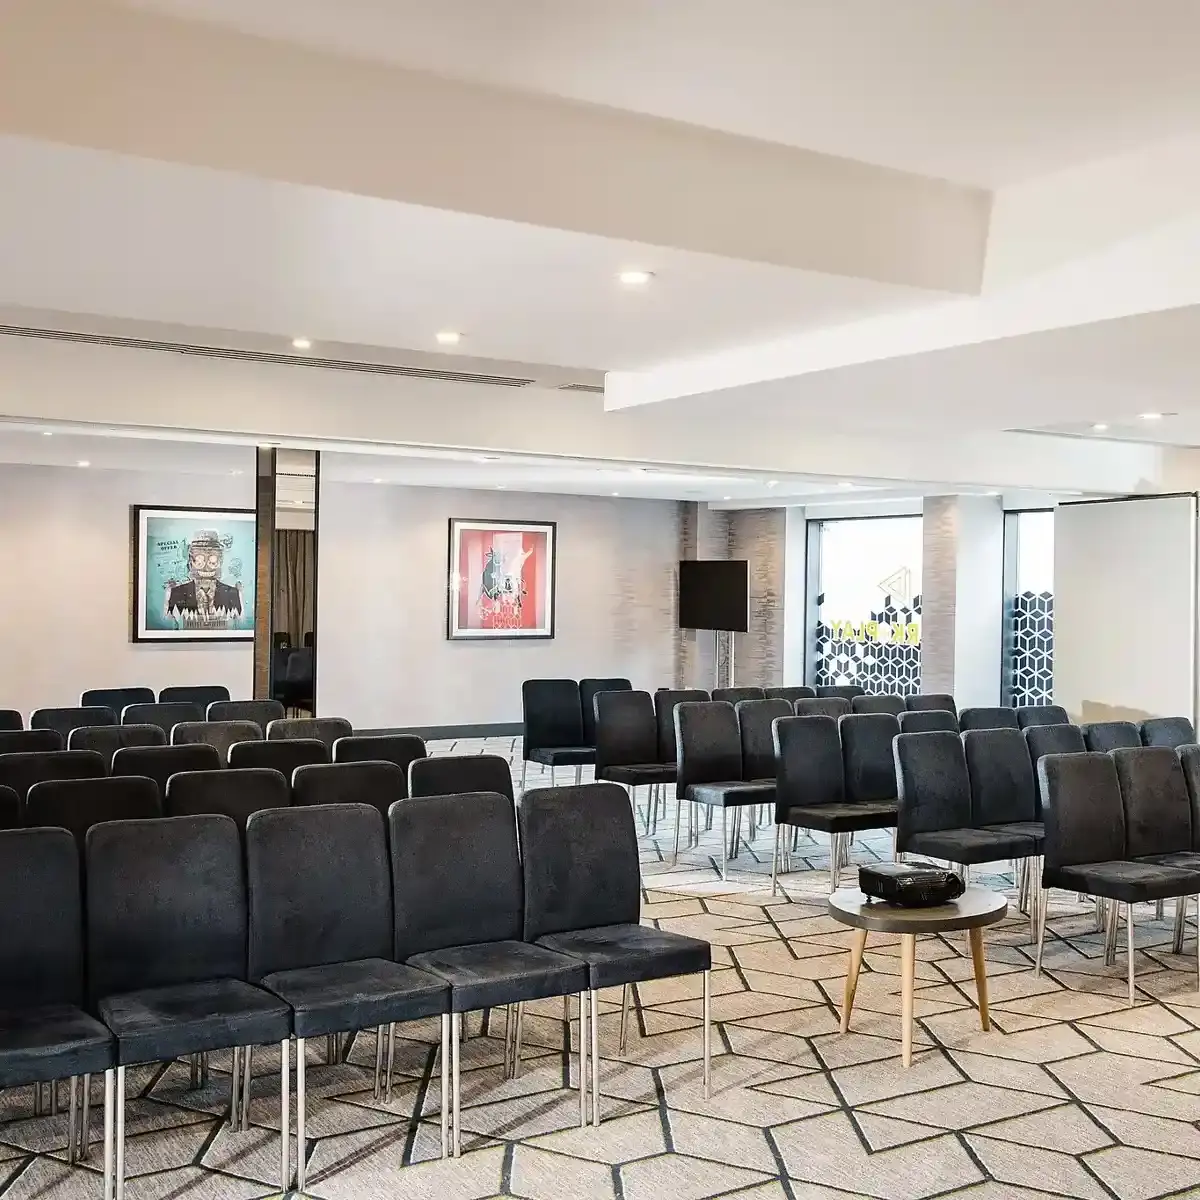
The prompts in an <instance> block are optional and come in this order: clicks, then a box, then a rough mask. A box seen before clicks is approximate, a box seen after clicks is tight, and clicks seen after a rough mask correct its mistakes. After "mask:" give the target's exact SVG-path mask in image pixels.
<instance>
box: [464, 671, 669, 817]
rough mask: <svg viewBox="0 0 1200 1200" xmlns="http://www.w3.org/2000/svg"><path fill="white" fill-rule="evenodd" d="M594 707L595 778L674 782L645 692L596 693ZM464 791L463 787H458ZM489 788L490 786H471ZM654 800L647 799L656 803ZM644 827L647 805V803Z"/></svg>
mask: <svg viewBox="0 0 1200 1200" xmlns="http://www.w3.org/2000/svg"><path fill="white" fill-rule="evenodd" d="M594 704H595V709H596V778H597V779H598V780H608V781H609V782H611V783H620V784H624V785H625V786H626V787H628V788H631V789H633V795H634V799H635V803H636V797H637V789H638V788H639V787H651V788H654V787H657V786H658V785H659V784H664V783H674V782H675V764H674V763H665V762H662V761H660V760H659V757H658V720H657V716H656V714H655V711H654V700H653V698H652V697H651V695H650V693H649V692H634V691H623V692H622V691H608V692H598V693H597V694H596V698H595V701H594ZM459 790H460V791H461V790H466V789H459ZM471 790H472V791H490V790H492V789H490V788H472V789H471ZM656 804H657V799H652V800H651V805H656ZM646 811H647V820H646V823H647V827H648V826H649V813H650V805H648V806H647V810H646Z"/></svg>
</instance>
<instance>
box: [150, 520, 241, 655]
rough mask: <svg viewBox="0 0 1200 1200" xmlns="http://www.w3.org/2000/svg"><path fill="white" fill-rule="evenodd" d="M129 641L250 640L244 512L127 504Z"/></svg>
mask: <svg viewBox="0 0 1200 1200" xmlns="http://www.w3.org/2000/svg"><path fill="white" fill-rule="evenodd" d="M130 525H131V542H132V548H131V562H132V581H133V586H132V593H133V602H132V632H131V640H132V641H134V642H157V643H176V642H252V641H253V640H254V609H255V582H256V575H257V567H258V560H257V519H256V515H255V512H254V510H253V509H248V508H200V507H181V506H178V505H148V504H135V505H133V506H132V509H131V511H130Z"/></svg>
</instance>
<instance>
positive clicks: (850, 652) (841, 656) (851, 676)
mask: <svg viewBox="0 0 1200 1200" xmlns="http://www.w3.org/2000/svg"><path fill="white" fill-rule="evenodd" d="M824 603H825V597H824V595H820V596H818V597H817V611H818V612H819V611H820V610H821V606H822V605H823V604H824ZM920 620H921V597H920V596H914V597H913V600H912V603H911V604H910V605H908V606H907V607H901V606H898V605H897V604H896V603H895V602H894V601H893V599H892V597H891V596H888V597H887V598H886V599H885V601H884V605H883V607H882V608H881V609H879V610H878V611H877V612H872V613H871V614H870V616H869V617H868V619H867V621H866V622H864V625H867V624H870V623H872V622H874V623H877V624H879V625H888V626H890V627H891V628H892V629H893V630H896V629H902V630H906V631H907V629H908V627H909V626H912V625H919V624H920ZM861 628H862V627H861V626H860V627H858V628H857V629H855V630H852V631H851V633H852V634H857V633H858V630H860V629H861ZM846 631H847V627H846V625H845V624H842V625H840V626H838V627H836V628H835V627H834V626H831V625H829V624H828V623H827V622H825V621H818V622H817V650H816V666H817V669H816V683H817V684H818V685H819V686H827V685H846V684H858V685H859V686H860V687H864V688H866V690H867V691H868V692H870V693H872V694H882V695H889V696H909V695H915V694H916V693H918V692H919V691H920V690H921V644H920V641H919V640H917V641H915V642H914V641H911V640H909V639H908V637H907V636H906V635H904V636H901V637H896V636H895V635H894V634H893V637H892V639H891V640H890V641H887V642H881V641H878V640H876V639H867V638H865V637H859V636H850V637H847V636H846Z"/></svg>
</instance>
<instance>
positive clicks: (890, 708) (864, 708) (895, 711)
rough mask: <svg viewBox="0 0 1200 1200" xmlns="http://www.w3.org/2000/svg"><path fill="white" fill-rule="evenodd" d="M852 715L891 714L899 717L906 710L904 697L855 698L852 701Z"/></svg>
mask: <svg viewBox="0 0 1200 1200" xmlns="http://www.w3.org/2000/svg"><path fill="white" fill-rule="evenodd" d="M850 711H851V712H852V713H890V714H891V715H892V716H893V717H898V716H899V715H900V714H901V713H902V712H904V711H905V708H904V697H903V696H877V695H876V696H855V697H854V698H853V699H852V700H851V701H850Z"/></svg>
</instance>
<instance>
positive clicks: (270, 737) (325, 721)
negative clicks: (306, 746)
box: [267, 717, 354, 756]
mask: <svg viewBox="0 0 1200 1200" xmlns="http://www.w3.org/2000/svg"><path fill="white" fill-rule="evenodd" d="M353 732H354V726H353V725H351V724H350V722H349V721H347V720H346V718H345V717H290V718H289V717H284V718H282V719H281V720H278V721H272V722H271V723H270V725H268V726H267V741H269V742H277V741H288V740H290V739H293V738H303V739H304V740H305V741H318V742H324V743H325V750H326V752H327V754H328V755H329V756H332V755H333V744H334V742H336V741H337V740H338V738H344V737H349V736H350V735H351V734H352V733H353Z"/></svg>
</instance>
